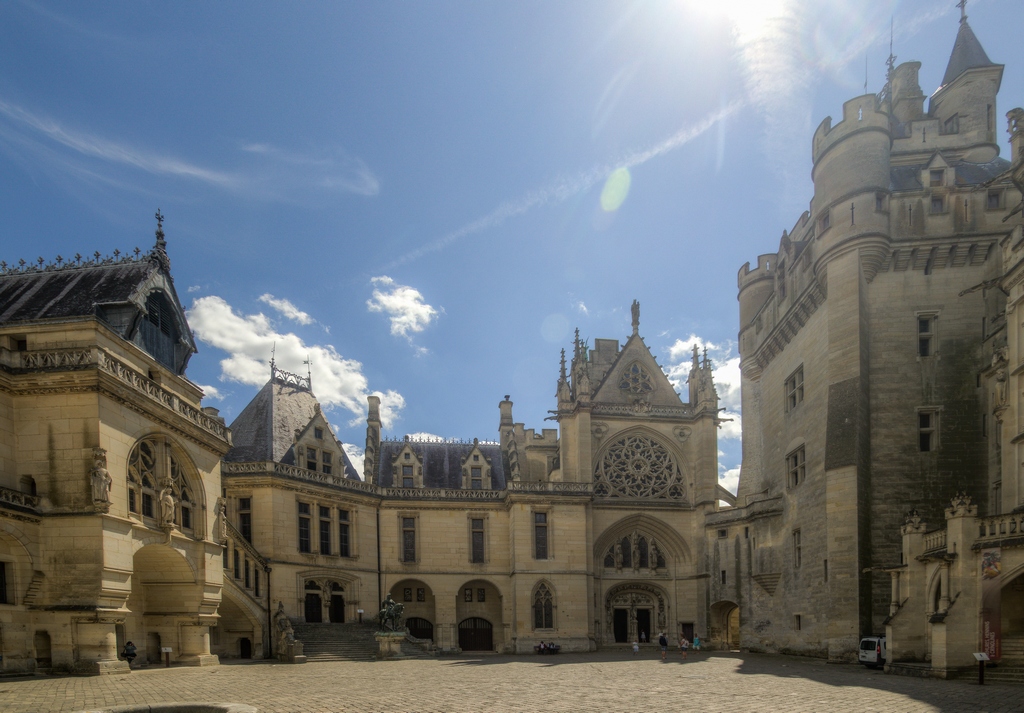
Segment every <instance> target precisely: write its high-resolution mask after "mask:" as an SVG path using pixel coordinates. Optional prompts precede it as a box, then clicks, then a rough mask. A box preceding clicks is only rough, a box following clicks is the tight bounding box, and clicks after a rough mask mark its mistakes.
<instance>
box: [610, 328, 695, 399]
mask: <svg viewBox="0 0 1024 713" xmlns="http://www.w3.org/2000/svg"><path fill="white" fill-rule="evenodd" d="M593 401H595V402H598V403H612V404H635V403H637V402H638V401H642V402H644V403H647V404H650V405H652V406H676V407H678V406H682V400H681V399H680V398H679V394H677V393H676V391H675V389H674V388H673V387H672V384H671V382H669V380H668V377H667V376H665V372H664V371H662V369H661V366H660V365H659V364H658V361H657V360H656V359H655V358H654V355H652V354H651V351H650V349H648V348H647V345H646V344H644V340H643V339H642V338H641V337H640V335H638V334H634V335H633V336H631V337H630V338H629V340H628V341H627V342H626V344H625V345H624V346H623V347H622V350H621V351H620V352H619V353H618V357H617V358H616V359H615V361H614V362H613V363H612V365H611V366H610V367H609V368H608V370H607V371H606V372H605V374H604V377H603V379H602V380H601V383H600V385H599V386H598V388H597V389H596V392H595V394H594V398H593Z"/></svg>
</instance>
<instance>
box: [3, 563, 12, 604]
mask: <svg viewBox="0 0 1024 713" xmlns="http://www.w3.org/2000/svg"><path fill="white" fill-rule="evenodd" d="M7 565H8V563H7V562H3V561H0V604H11V603H13V602H11V599H10V597H9V596H8V594H7Z"/></svg>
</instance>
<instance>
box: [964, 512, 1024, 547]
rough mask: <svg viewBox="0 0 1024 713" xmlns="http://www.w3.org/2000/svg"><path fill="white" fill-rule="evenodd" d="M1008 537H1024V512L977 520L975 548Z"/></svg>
mask: <svg viewBox="0 0 1024 713" xmlns="http://www.w3.org/2000/svg"><path fill="white" fill-rule="evenodd" d="M1008 537H1024V512H1017V513H1007V514H1005V515H990V516H989V517H979V518H978V539H977V540H976V541H975V546H976V547H977V546H979V545H984V544H985V542H986V541H988V542H991V541H993V540H1002V539H1005V538H1008Z"/></svg>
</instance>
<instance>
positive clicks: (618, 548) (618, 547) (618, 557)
mask: <svg viewBox="0 0 1024 713" xmlns="http://www.w3.org/2000/svg"><path fill="white" fill-rule="evenodd" d="M615 569H622V543H621V542H616V543H615Z"/></svg>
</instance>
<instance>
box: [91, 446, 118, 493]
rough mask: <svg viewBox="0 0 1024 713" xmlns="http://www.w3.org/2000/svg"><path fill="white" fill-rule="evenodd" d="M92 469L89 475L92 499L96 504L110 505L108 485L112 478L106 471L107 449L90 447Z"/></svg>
mask: <svg viewBox="0 0 1024 713" xmlns="http://www.w3.org/2000/svg"><path fill="white" fill-rule="evenodd" d="M92 461H93V467H92V471H90V473H89V477H90V479H91V480H92V501H93V503H95V504H96V505H101V506H102V505H105V506H107V507H109V506H110V486H111V484H112V483H113V480H112V479H111V477H110V473H109V472H107V451H106V450H105V449H103V448H93V449H92Z"/></svg>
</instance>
